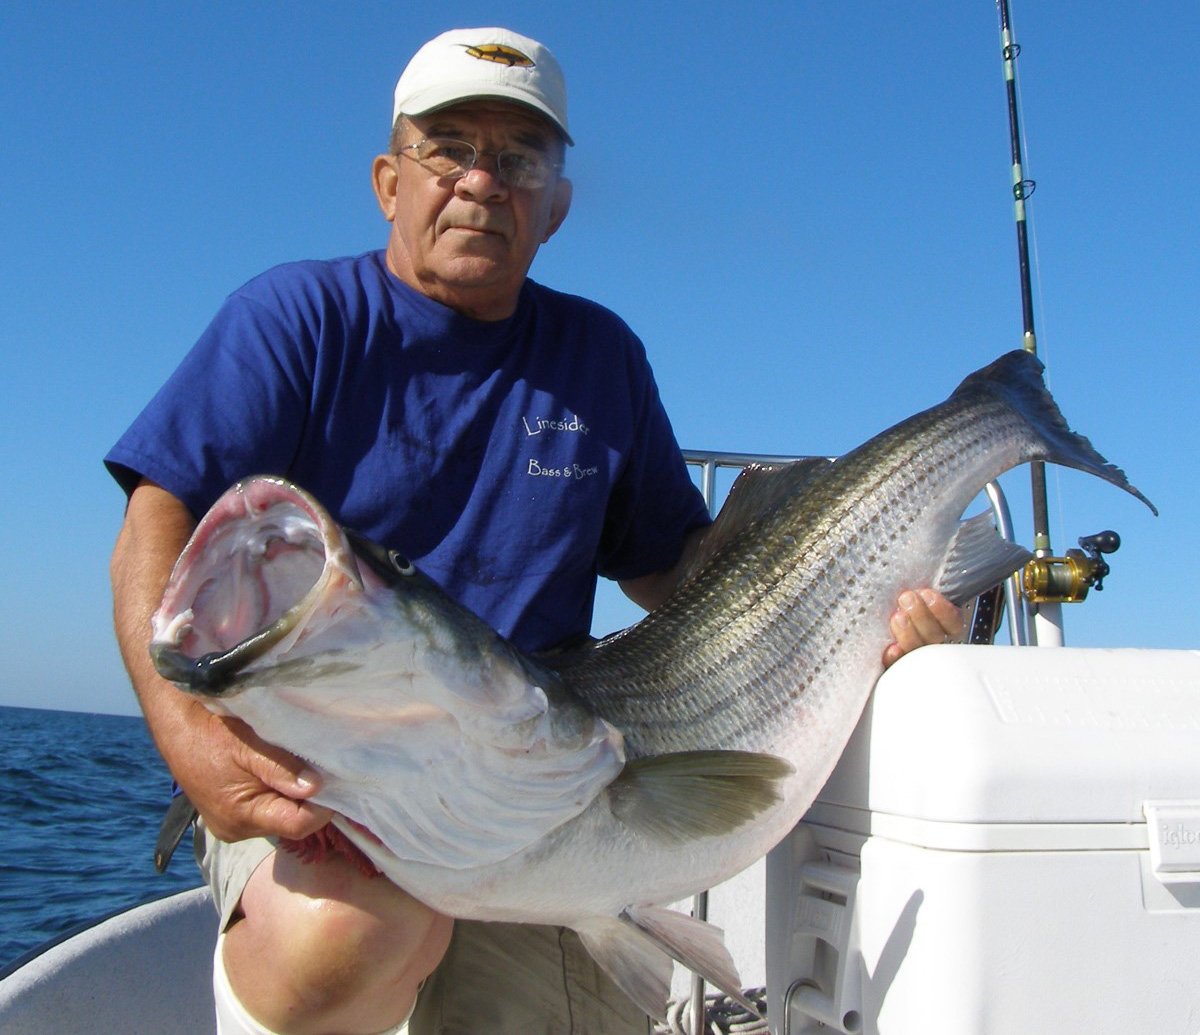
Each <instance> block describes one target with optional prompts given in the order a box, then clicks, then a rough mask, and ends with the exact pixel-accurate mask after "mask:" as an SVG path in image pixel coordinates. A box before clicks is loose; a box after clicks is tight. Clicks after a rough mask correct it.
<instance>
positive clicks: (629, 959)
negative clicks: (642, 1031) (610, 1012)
mask: <svg viewBox="0 0 1200 1035" xmlns="http://www.w3.org/2000/svg"><path fill="white" fill-rule="evenodd" d="M573 927H574V930H575V933H576V934H578V935H579V939H580V941H582V942H583V947H584V948H585V949H587V951H588V953H589V955H590V956H591V957H592V959H594V960H595V961H596V963H597V964H598V965H599V966H600V967H601V968H602V969H603V970H604V972H605V973H606V974H608V976H609V977H610V978H612V979H613V981H615V982H616V983H617V985H618V986H620V988H621V990H622V991H623V992H624V993H625V994H626V995H627V996H629V998H630V999H632V1000H633V1001H634V1002H635V1003H637V1005H638V1008H639V1009H641V1010H642V1011H643V1012H645V1013H646V1014H648V1015H649V1016H651V1017H655V1018H657V1019H658V1020H660V1021H665V1020H666V1015H667V998H668V996H670V994H671V975H672V973H673V971H674V969H675V968H674V965H673V964H672V963H671V957H670V956H669V955H668V954H667V952H666V951H665V950H664V949H663V948H662V947H661V946H660V945H659V944H658V942H657V941H655V940H654V939H653V938H651V937H650V936H649V935H648V934H646V932H645V931H643V930H642V929H641V928H640V927H638V926H636V925H635V924H632V923H629V922H627V921H626V920H623V919H620V918H618V917H615V916H596V917H589V918H588V919H587V920H585V921H582V922H580V923H578V924H575V925H573Z"/></svg>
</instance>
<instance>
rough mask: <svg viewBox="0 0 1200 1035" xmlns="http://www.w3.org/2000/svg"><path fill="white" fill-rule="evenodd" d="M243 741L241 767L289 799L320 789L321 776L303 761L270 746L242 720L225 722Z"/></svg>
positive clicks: (240, 751) (239, 752)
mask: <svg viewBox="0 0 1200 1035" xmlns="http://www.w3.org/2000/svg"><path fill="white" fill-rule="evenodd" d="M224 722H225V724H226V726H227V727H228V728H229V731H230V732H231V733H233V735H234V736H235V737H236V738H237V740H238V741H239V742H240V745H241V747H240V750H239V751H238V753H237V762H238V764H239V765H240V766H241V767H242V768H243V769H245V770H246V772H248V773H250V774H251V775H252V776H255V777H257V778H258V779H259V780H261V781H262V782H263V783H264V784H266V785H267V786H268V787H270V788H271V789H272V790H274V791H277V792H278V793H280V794H282V795H284V796H285V797H288V798H300V799H303V798H308V797H310V796H311V795H312V794H314V793H315V792H316V791H317V789H318V788H319V787H320V784H321V780H320V777H319V776H318V775H317V773H316V772H315V771H314V770H313V769H312V768H311V767H310V766H309V765H308V763H307V762H305V761H304V759H302V758H297V757H296V756H295V755H293V754H291V753H290V752H288V751H284V750H283V748H280V747H276V746H275V745H274V744H268V743H267V742H266V741H265V740H263V739H262V738H261V737H259V736H258V735H257V734H256V733H255V732H254V731H253V730H252V729H251V728H250V727H249V726H248V725H247V724H246V723H244V722H242V721H241V720H240V719H232V718H227V719H225V720H224Z"/></svg>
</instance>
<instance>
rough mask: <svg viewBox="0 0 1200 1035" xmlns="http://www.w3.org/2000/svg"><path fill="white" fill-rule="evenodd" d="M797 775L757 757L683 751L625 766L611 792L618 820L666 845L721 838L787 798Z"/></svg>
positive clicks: (768, 757) (782, 765) (766, 757)
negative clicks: (785, 786) (785, 784)
mask: <svg viewBox="0 0 1200 1035" xmlns="http://www.w3.org/2000/svg"><path fill="white" fill-rule="evenodd" d="M794 772H795V770H794V769H793V768H792V766H791V765H790V764H789V763H788V762H786V761H784V759H782V758H779V757H778V756H776V755H767V754H759V753H756V752H753V751H680V752H674V753H672V754H666V755H651V756H649V757H646V758H639V759H635V760H634V761H632V762H626V763H625V767H624V769H622V770H621V774H620V776H618V777H617V778H616V779H615V780H614V781H613V782H612V783H611V784H610V785H609V787H608V788H607V791H606V793H607V795H608V801H609V807H610V808H611V809H612V812H613V815H614V816H616V817H617V819H619V820H621V822H622V823H625V824H626V825H627V826H629V827H632V828H634V829H636V830H637V831H638V832H640V833H642V834H644V835H646V836H647V837H650V838H652V839H653V840H655V841H658V842H660V843H663V844H669V845H676V844H681V843H684V842H687V841H694V840H696V839H698V838H702V837H721V836H724V835H725V834H728V833H730V832H732V831H734V830H736V829H737V828H738V827H740V826H742V825H743V824H745V823H748V822H750V821H751V820H752V819H754V818H755V817H756V816H757V815H759V814H760V813H762V812H765V811H766V810H767V809H769V808H770V807H771V806H773V805H775V804H776V803H777V802H779V801H780V800H781V798H782V788H781V787H780V786H779V785H780V783H781V782H782V781H783V780H785V779H787V777H789V776H791V775H792V774H793V773H794Z"/></svg>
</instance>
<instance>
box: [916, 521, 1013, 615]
mask: <svg viewBox="0 0 1200 1035" xmlns="http://www.w3.org/2000/svg"><path fill="white" fill-rule="evenodd" d="M1032 557H1033V554H1032V553H1030V552H1029V551H1028V550H1027V549H1025V547H1023V546H1020V545H1019V544H1017V543H1010V542H1008V541H1007V540H1006V539H1003V538H1001V536H1000V533H999V532H997V531H996V527H995V525H994V524H993V523H992V517H991V515H990V514H989V513H987V512H984V513H982V514H977V515H976V516H975V517H973V518H968V519H967V520H966V521H963V522H960V523H959V526H958V531H957V532H956V533H955V534H954V538H953V539H952V540H951V541H950V546H949V548H948V549H947V551H946V556H945V558H944V559H943V561H942V567H941V570H940V571H939V572H938V574H937V576H936V577H935V578H934V580H933V588H934V589H936V590H937V591H938V592H940V593H941V594H942V595H943V596H945V597H946V598H947V599H948V600H950V601H951V602H952V603H955V604H958V605H959V606H961V605H963V604H965V603H966V602H967V601H968V600H970V599H971V598H972V597H976V596H978V595H979V594H980V593H982V592H984V591H985V590H988V589H991V588H992V587H993V586H995V585H998V584H999V583H1000V582H1001V581H1002V580H1004V579H1006V578H1007V577H1008V576H1009V575H1011V574H1012V573H1013V572H1014V571H1016V570H1017V569H1018V568H1020V567H1022V566H1024V564H1025V563H1026V562H1027V561H1028V560H1030V559H1031V558H1032Z"/></svg>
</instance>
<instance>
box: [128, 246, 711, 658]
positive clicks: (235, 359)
mask: <svg viewBox="0 0 1200 1035" xmlns="http://www.w3.org/2000/svg"><path fill="white" fill-rule="evenodd" d="M105 463H106V464H107V465H108V467H109V470H110V471H111V472H112V474H113V476H114V477H115V478H116V479H117V481H118V482H120V483H121V485H122V486H123V487H124V488H125V490H126V491H127V492H129V491H132V489H133V487H134V486H135V485H136V484H137V481H138V478H139V477H140V476H145V477H147V478H149V479H151V480H152V481H154V482H156V483H158V484H159V485H161V486H162V487H163V488H164V489H166V490H167V491H168V492H171V493H173V494H174V495H175V496H177V497H178V498H179V499H181V500H182V501H183V502H184V503H185V504H186V505H187V506H188V508H189V509H190V510H191V511H192V513H193V514H194V515H196V516H197V517H200V516H201V515H203V514H204V512H205V511H207V509H208V508H209V507H210V506H211V505H212V503H213V502H214V501H215V500H216V499H217V497H218V496H219V495H220V494H221V493H222V492H224V490H225V489H227V488H228V487H229V486H230V485H231V484H233V483H234V482H235V481H237V480H238V479H240V478H244V477H247V476H249V475H253V474H280V475H284V476H286V477H287V478H289V479H290V480H292V481H294V482H295V483H296V484H297V485H299V486H301V487H302V488H304V489H307V490H308V491H309V492H310V493H312V494H313V496H315V497H316V498H317V499H318V500H319V501H320V502H321V503H322V504H323V505H324V506H325V507H326V508H327V509H328V510H329V511H330V513H331V514H332V515H333V517H334V518H335V519H336V520H337V521H338V522H340V523H341V524H343V525H345V526H347V527H349V528H353V529H355V530H356V531H359V532H361V533H363V534H364V535H366V536H368V537H369V538H371V539H374V540H375V541H376V542H379V543H381V544H384V545H386V546H389V547H391V548H393V549H395V550H398V551H400V552H401V553H402V554H404V555H405V556H406V557H409V558H411V559H412V560H413V561H414V562H415V563H416V564H417V566H418V567H419V568H421V570H422V571H424V572H425V573H426V574H427V575H429V576H430V577H431V578H433V579H434V580H435V581H436V582H438V583H439V584H440V585H441V586H442V587H443V589H445V590H446V591H447V592H448V593H449V594H450V595H451V596H452V597H454V598H455V599H457V600H458V601H459V602H460V603H462V604H464V605H465V606H467V607H469V608H470V609H471V610H472V611H474V612H475V613H476V614H478V615H480V617H482V618H483V619H484V620H485V621H487V622H488V623H489V624H491V625H492V626H493V627H494V628H496V629H497V630H498V631H499V632H500V633H501V634H502V635H504V636H507V637H509V638H510V639H512V640H513V641H514V642H515V643H516V644H517V645H518V646H520V647H522V648H524V649H526V650H536V649H541V648H545V647H549V646H552V645H554V644H555V643H558V642H561V641H563V640H565V639H568V638H570V637H572V636H578V635H580V634H582V633H586V632H587V631H588V629H589V627H590V624H591V613H592V605H593V599H594V594H595V581H596V575H597V574H602V575H606V576H608V577H610V578H615V579H626V578H633V577H636V576H639V575H645V574H648V573H650V572H653V571H658V570H662V569H664V568H667V567H670V566H671V565H672V564H673V563H674V562H675V561H676V559H677V558H678V555H679V551H680V548H681V545H682V541H683V538H684V536H685V535H686V533H687V532H688V531H689V530H691V529H692V528H695V527H697V526H699V525H702V524H704V523H705V522H706V521H707V520H708V516H707V512H706V510H705V507H704V503H703V500H702V499H701V498H700V495H699V493H698V492H697V490H696V489H695V487H694V486H693V484H692V481H691V479H690V477H689V475H688V473H687V470H686V467H685V465H684V463H683V461H682V458H681V456H680V452H679V446H678V444H677V443H676V440H675V436H674V433H673V432H672V430H671V426H670V423H669V421H668V419H667V416H666V414H665V412H664V411H663V408H662V404H661V402H660V400H659V395H658V389H657V387H656V385H655V383H654V378H653V375H652V374H651V372H650V368H649V365H648V363H647V361H646V356H645V350H644V348H643V346H642V344H641V342H640V341H639V340H638V339H637V337H636V336H635V335H634V334H633V333H632V332H631V331H630V330H629V328H628V327H627V326H626V325H625V324H624V323H623V322H622V321H621V320H620V319H618V318H617V317H616V316H615V315H614V314H612V313H611V312H609V311H608V310H606V309H604V308H602V307H601V306H598V305H595V304H594V303H591V302H588V301H586V300H584V299H581V298H577V297H574V296H570V295H564V294H561V293H559V292H556V291H551V290H550V289H548V288H545V287H542V286H541V285H538V284H535V283H534V282H532V281H526V283H525V286H524V288H523V289H522V292H521V297H520V301H519V303H518V306H517V310H516V312H515V313H514V314H513V316H512V317H511V318H509V319H507V320H502V321H498V322H480V321H476V320H472V319H469V318H467V317H464V316H461V315H459V314H458V313H456V312H455V311H453V310H451V309H448V308H446V307H445V306H443V305H441V304H440V303H438V302H435V301H433V300H432V299H429V298H427V297H425V296H424V295H422V294H420V293H419V292H417V291H414V290H412V289H411V288H409V287H408V286H407V285H405V284H404V283H403V282H402V281H400V280H399V279H398V278H396V277H395V276H393V275H392V274H391V273H389V272H388V270H387V268H386V265H385V261H384V255H383V253H382V252H371V253H368V254H366V255H361V256H357V257H354V258H347V259H338V260H333V261H329V262H301V263H293V264H289V265H285V266H280V267H277V268H275V269H273V270H270V271H268V272H267V273H265V274H263V275H262V276H260V277H257V278H255V279H254V280H252V281H250V283H248V284H247V285H246V286H244V287H243V288H241V289H240V290H239V291H237V292H235V293H234V294H233V295H231V296H230V297H229V299H227V301H226V303H225V305H224V306H223V307H222V308H221V310H220V311H219V312H218V314H217V316H216V318H215V319H214V320H213V322H212V324H211V325H210V326H209V328H208V329H207V330H206V331H205V333H204V334H203V336H202V337H201V338H200V340H199V341H198V342H197V343H196V345H195V347H194V348H193V349H192V351H191V352H190V353H189V354H188V355H187V357H186V358H185V359H184V360H183V362H182V364H181V365H180V366H179V368H178V369H177V370H176V371H175V373H174V374H173V375H172V376H171V378H170V379H169V380H168V381H167V383H166V384H165V385H164V386H163V388H162V389H161V390H160V391H159V393H158V394H157V395H156V396H155V397H154V399H153V400H152V401H151V402H150V404H149V405H148V406H147V408H146V409H145V410H144V411H143V412H142V413H141V415H140V416H139V417H138V418H137V419H136V420H135V421H134V423H133V424H132V426H131V427H130V428H129V430H128V431H127V432H126V433H125V434H124V435H123V436H122V437H121V439H120V440H119V441H118V442H117V444H116V445H115V446H114V447H113V449H112V450H111V451H110V452H109V454H108V455H107V457H106V458H105Z"/></svg>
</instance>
